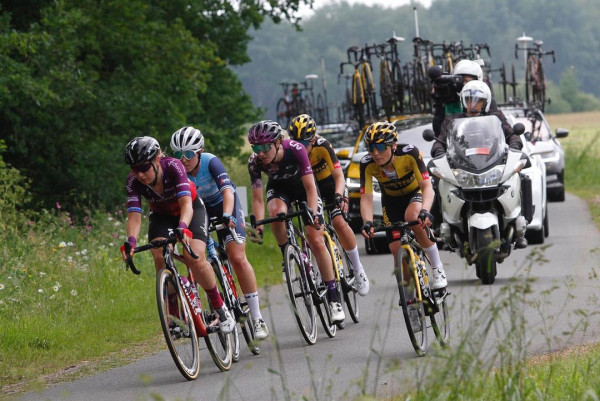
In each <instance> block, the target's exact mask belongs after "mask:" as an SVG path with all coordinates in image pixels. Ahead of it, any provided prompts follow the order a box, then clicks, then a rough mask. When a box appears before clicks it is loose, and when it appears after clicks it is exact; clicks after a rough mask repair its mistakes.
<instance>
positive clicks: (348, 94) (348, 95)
mask: <svg viewBox="0 0 600 401" xmlns="http://www.w3.org/2000/svg"><path fill="white" fill-rule="evenodd" d="M344 64H348V63H341V64H340V73H339V74H338V79H337V83H338V85H339V84H340V78H341V77H342V76H343V77H344V78H345V80H346V85H345V87H344V94H343V97H344V98H343V99H342V103H341V105H340V106H339V108H338V121H340V122H345V121H349V120H350V119H352V118H353V117H354V113H353V110H354V106H353V104H352V89H351V86H350V82H351V81H350V80H351V78H352V75H350V74H344V73H343V70H344V67H343V66H344Z"/></svg>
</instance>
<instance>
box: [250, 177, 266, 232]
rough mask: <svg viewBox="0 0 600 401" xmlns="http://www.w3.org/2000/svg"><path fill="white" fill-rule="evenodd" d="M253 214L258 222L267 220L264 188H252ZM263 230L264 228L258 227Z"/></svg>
mask: <svg viewBox="0 0 600 401" xmlns="http://www.w3.org/2000/svg"><path fill="white" fill-rule="evenodd" d="M252 213H253V214H254V216H255V217H256V220H262V219H264V218H265V201H264V199H263V191H262V187H254V186H253V187H252ZM256 228H260V229H261V230H262V226H257V227H256Z"/></svg>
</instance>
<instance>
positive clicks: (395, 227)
mask: <svg viewBox="0 0 600 401" xmlns="http://www.w3.org/2000/svg"><path fill="white" fill-rule="evenodd" d="M417 224H420V221H419V220H412V221H398V222H396V223H394V224H392V225H391V226H383V227H377V228H375V232H376V233H378V232H381V231H391V230H398V229H400V230H405V229H407V228H408V227H410V226H416V225H417Z"/></svg>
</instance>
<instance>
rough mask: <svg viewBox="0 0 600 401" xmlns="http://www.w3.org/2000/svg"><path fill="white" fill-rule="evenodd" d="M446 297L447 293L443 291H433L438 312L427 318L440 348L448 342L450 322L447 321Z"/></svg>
mask: <svg viewBox="0 0 600 401" xmlns="http://www.w3.org/2000/svg"><path fill="white" fill-rule="evenodd" d="M447 297H448V293H447V292H446V290H445V289H444V290H436V291H433V299H434V300H435V303H436V304H437V308H438V312H437V313H435V314H433V315H431V316H430V317H429V320H431V327H432V328H433V332H434V333H435V336H436V338H437V340H438V342H439V343H440V345H441V346H442V347H445V346H446V345H448V342H449V340H450V322H449V321H448V319H449V316H450V311H449V310H448V302H447Z"/></svg>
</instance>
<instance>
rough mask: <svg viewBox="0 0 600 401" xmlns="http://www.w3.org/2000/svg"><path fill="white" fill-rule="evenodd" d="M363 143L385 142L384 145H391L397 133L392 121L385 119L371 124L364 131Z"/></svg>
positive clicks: (394, 141)
mask: <svg viewBox="0 0 600 401" xmlns="http://www.w3.org/2000/svg"><path fill="white" fill-rule="evenodd" d="M364 136H365V138H364V139H365V143H366V144H367V145H370V144H372V143H385V144H386V145H393V144H394V143H396V139H397V138H398V134H397V133H396V127H395V126H394V124H392V123H388V122H387V121H383V122H377V123H375V124H371V125H370V126H369V128H367V130H366V131H365V135H364Z"/></svg>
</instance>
